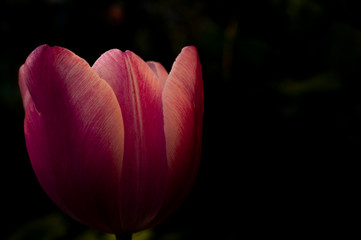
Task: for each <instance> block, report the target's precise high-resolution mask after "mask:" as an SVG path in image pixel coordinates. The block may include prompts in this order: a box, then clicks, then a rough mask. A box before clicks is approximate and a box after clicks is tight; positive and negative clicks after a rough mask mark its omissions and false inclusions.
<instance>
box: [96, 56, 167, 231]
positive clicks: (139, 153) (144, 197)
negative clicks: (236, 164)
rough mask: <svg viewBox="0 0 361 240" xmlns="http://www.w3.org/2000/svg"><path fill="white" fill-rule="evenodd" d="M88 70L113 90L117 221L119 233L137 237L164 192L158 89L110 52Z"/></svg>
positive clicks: (134, 61) (140, 64)
mask: <svg viewBox="0 0 361 240" xmlns="http://www.w3.org/2000/svg"><path fill="white" fill-rule="evenodd" d="M93 69H94V70H95V71H96V72H97V73H98V74H99V76H100V77H101V78H103V79H105V80H106V81H107V82H108V83H109V85H110V86H111V87H112V88H113V90H114V92H115V94H116V96H117V99H118V102H119V105H120V108H121V109H122V114H123V120H124V138H125V143H124V161H123V165H124V171H123V173H122V179H121V188H120V197H119V198H120V201H121V202H122V204H121V210H120V211H121V213H120V216H121V217H122V229H124V230H125V231H137V230H140V229H142V228H144V226H145V225H147V224H149V223H150V222H151V221H152V220H153V219H154V217H155V216H156V214H157V213H158V210H159V208H160V206H161V204H162V203H163V199H164V196H165V191H166V184H167V183H166V180H167V160H166V150H165V137H164V130H163V128H164V121H163V111H162V87H161V84H160V82H159V81H158V79H157V77H156V75H155V74H154V72H152V70H151V69H150V67H149V66H148V65H147V64H146V63H145V62H144V61H143V60H142V59H141V58H139V57H138V56H137V55H135V54H134V53H132V52H130V51H126V52H122V51H120V50H117V49H113V50H110V51H108V52H106V53H104V54H103V55H102V56H101V57H100V58H99V59H98V60H97V61H96V62H95V63H94V65H93ZM134 226H137V229H134Z"/></svg>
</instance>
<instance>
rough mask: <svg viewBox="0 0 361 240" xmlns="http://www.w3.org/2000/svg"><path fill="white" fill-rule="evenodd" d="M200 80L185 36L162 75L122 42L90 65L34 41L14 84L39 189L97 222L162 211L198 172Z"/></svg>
mask: <svg viewBox="0 0 361 240" xmlns="http://www.w3.org/2000/svg"><path fill="white" fill-rule="evenodd" d="M202 81H203V80H202V72H201V65H200V62H199V58H198V53H197V50H196V48H195V47H192V46H191V47H185V48H184V49H183V50H182V51H181V53H180V54H179V56H178V57H177V59H176V61H175V62H174V64H173V67H172V70H171V71H170V73H169V75H168V73H167V71H166V70H165V69H164V67H163V66H162V65H161V64H160V63H157V62H144V61H143V60H142V59H141V58H140V57H138V56H137V55H135V54H134V53H133V52H130V51H126V52H122V51H120V50H117V49H113V50H110V51H108V52H106V53H104V54H103V55H102V56H101V57H100V58H99V59H98V60H97V61H96V62H95V64H94V65H93V67H90V66H89V64H88V63H87V62H86V61H85V60H84V59H82V58H80V57H79V56H77V55H75V54H74V53H72V52H71V51H69V50H67V49H64V48H61V47H50V46H48V45H42V46H39V47H38V48H36V49H35V50H34V51H33V52H32V53H31V54H30V55H29V57H28V58H27V59H26V62H25V64H24V65H23V66H21V68H20V70H19V85H20V91H21V95H22V99H23V105H24V108H25V121H24V131H25V140H26V146H27V149H28V153H29V157H30V161H31V164H32V166H33V169H34V171H35V174H36V176H37V178H38V180H39V182H40V184H41V186H42V187H43V189H44V190H45V192H46V193H47V194H48V195H49V197H50V198H51V199H52V200H53V201H54V202H55V203H56V205H57V206H59V208H61V209H62V210H63V211H64V212H66V213H67V214H69V215H70V216H72V217H73V218H75V219H77V220H78V221H80V222H82V223H84V224H86V225H88V226H90V227H92V228H94V229H97V230H100V231H104V232H109V233H116V234H121V233H126V232H129V233H131V232H136V231H139V230H142V229H145V228H148V227H152V226H154V225H156V224H158V223H160V222H161V221H163V220H164V219H165V218H166V217H167V216H168V215H169V214H170V213H172V212H173V211H174V210H175V209H176V208H177V207H179V205H180V204H181V203H182V201H183V200H184V198H185V197H186V196H187V194H188V193H189V191H190V189H191V187H192V185H193V183H194V181H195V178H196V175H197V172H198V167H199V161H200V155H201V138H202V137H201V135H202V119H203V82H202Z"/></svg>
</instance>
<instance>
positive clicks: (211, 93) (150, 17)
mask: <svg viewBox="0 0 361 240" xmlns="http://www.w3.org/2000/svg"><path fill="white" fill-rule="evenodd" d="M355 2H357V1H341V0H340V1H316V0H269V1H239V2H236V1H233V0H232V1H229V0H223V1H217V2H213V1H206V0H203V1H180V0H157V1H146V0H143V1H126V0H124V1H99V2H98V3H93V2H89V1H75V0H57V1H56V0H53V1H50V0H48V1H26V0H13V1H10V0H5V1H1V3H0V36H1V37H0V38H1V43H2V44H1V45H0V47H1V49H0V109H1V117H0V119H1V124H0V127H1V140H2V141H1V156H2V157H1V173H2V174H1V181H0V183H1V205H0V206H1V210H0V211H1V217H2V224H1V229H0V234H1V235H2V236H1V237H0V238H1V239H44V240H45V239H47V240H53V239H54V240H55V239H57V240H62V239H77V240H81V239H99V240H100V239H112V238H111V237H110V236H107V235H103V234H101V233H97V232H95V231H92V230H89V229H88V228H86V227H84V226H82V225H81V224H79V223H77V222H75V221H73V220H72V219H70V218H68V217H67V216H65V215H64V214H62V213H61V212H60V210H58V208H57V207H56V206H55V205H53V203H52V202H51V201H50V200H49V198H48V197H47V196H46V194H45V193H44V192H43V190H42V189H41V187H40V185H39V184H38V182H37V180H36V177H35V175H34V173H33V171H32V168H31V165H30V162H29V159H28V155H27V151H26V147H25V143H24V134H23V118H24V111H23V108H22V105H21V97H20V93H19V90H18V86H17V74H18V69H19V67H20V66H21V64H23V63H24V62H25V59H26V57H27V56H28V55H29V54H30V52H31V51H32V50H34V49H35V48H36V47H37V46H39V45H41V44H44V43H47V44H49V45H57V46H62V47H65V48H68V49H70V50H71V51H73V52H75V53H76V54H77V55H79V56H81V57H82V58H84V59H86V60H87V61H88V62H89V64H90V65H92V64H93V63H94V62H95V60H96V59H97V58H98V57H99V56H100V55H101V54H102V53H103V52H105V51H107V50H109V49H111V48H119V49H121V50H123V51H124V50H127V49H129V50H132V51H133V52H135V53H137V54H138V55H139V56H141V57H142V58H143V59H144V60H156V61H159V62H161V63H163V65H164V66H165V67H166V69H167V70H170V69H171V66H172V63H173V61H174V59H175V57H176V56H177V55H178V53H179V52H180V50H181V48H182V47H184V46H186V45H195V46H196V47H197V49H198V51H199V55H200V59H201V63H202V68H203V77H204V91H205V115H204V133H203V136H204V141H203V156H202V162H201V168H200V172H199V176H198V179H197V182H196V185H195V187H194V189H193V191H192V193H191V195H190V196H189V198H188V199H187V200H186V202H185V203H184V204H183V205H182V207H181V208H180V209H179V210H178V211H177V212H176V213H175V214H173V215H172V217H171V218H170V219H168V220H167V221H165V222H164V223H163V224H161V225H159V226H158V227H156V228H154V229H151V230H148V231H145V232H143V233H141V234H138V235H137V236H136V239H161V240H173V239H174V240H178V239H179V240H180V239H256V238H257V239H258V238H259V237H263V238H264V237H267V238H268V237H278V238H283V237H285V238H287V239H293V238H296V237H308V236H317V237H322V236H325V235H326V234H327V235H331V236H335V235H340V236H342V237H344V236H345V235H346V234H347V233H349V232H350V230H352V228H354V227H355V226H356V223H355V222H353V221H351V220H350V216H353V215H355V216H357V215H356V213H355V210H356V209H355V208H354V207H353V205H352V203H353V202H354V201H355V196H356V193H357V192H358V191H359V186H358V185H359V184H357V181H359V177H358V173H357V169H358V168H356V166H357V165H356V164H357V163H358V162H359V159H360V144H361V139H360V136H361V124H360V123H361V94H360V92H361V31H360V30H361V14H360V12H361V7H360V6H358V5H356V4H355ZM355 183H356V184H355ZM142 234H143V235H142Z"/></svg>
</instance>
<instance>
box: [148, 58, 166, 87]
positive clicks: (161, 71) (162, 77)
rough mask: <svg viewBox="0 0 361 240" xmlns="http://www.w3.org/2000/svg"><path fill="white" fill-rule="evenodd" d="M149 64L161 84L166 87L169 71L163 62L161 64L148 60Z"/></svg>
mask: <svg viewBox="0 0 361 240" xmlns="http://www.w3.org/2000/svg"><path fill="white" fill-rule="evenodd" d="M147 64H148V66H149V67H150V68H151V69H152V71H153V72H154V74H155V75H156V76H157V78H158V80H159V83H160V85H161V86H162V88H163V87H164V84H165V81H166V80H167V78H168V72H167V70H165V68H164V67H163V65H162V64H160V63H159V62H153V61H148V62H147Z"/></svg>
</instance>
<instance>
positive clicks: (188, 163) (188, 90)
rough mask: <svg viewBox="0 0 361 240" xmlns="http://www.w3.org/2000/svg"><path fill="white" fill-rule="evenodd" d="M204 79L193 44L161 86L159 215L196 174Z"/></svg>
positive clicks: (177, 202) (178, 201) (184, 191)
mask: <svg viewBox="0 0 361 240" xmlns="http://www.w3.org/2000/svg"><path fill="white" fill-rule="evenodd" d="M203 99H204V97H203V80H202V71H201V65H200V61H199V58H198V53H197V50H196V48H195V47H193V46H191V47H185V48H183V50H182V51H181V53H180V54H179V56H178V57H177V59H176V61H175V62H174V64H173V66H172V70H171V72H170V74H169V77H168V79H167V80H166V83H165V85H164V89H163V109H164V110H163V111H164V131H165V137H166V146H167V159H168V169H169V170H168V188H167V196H166V200H165V203H164V205H163V208H162V210H161V212H160V214H159V217H160V218H164V217H166V216H167V215H168V214H170V213H171V212H172V211H173V210H174V209H176V208H177V207H178V206H179V205H180V204H181V203H182V201H183V200H184V198H185V197H186V196H187V194H188V192H189V191H190V189H191V187H192V186H193V183H194V181H195V178H196V176H197V172H198V167H199V161H200V155H201V142H202V121H203V111H204V106H203Z"/></svg>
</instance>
